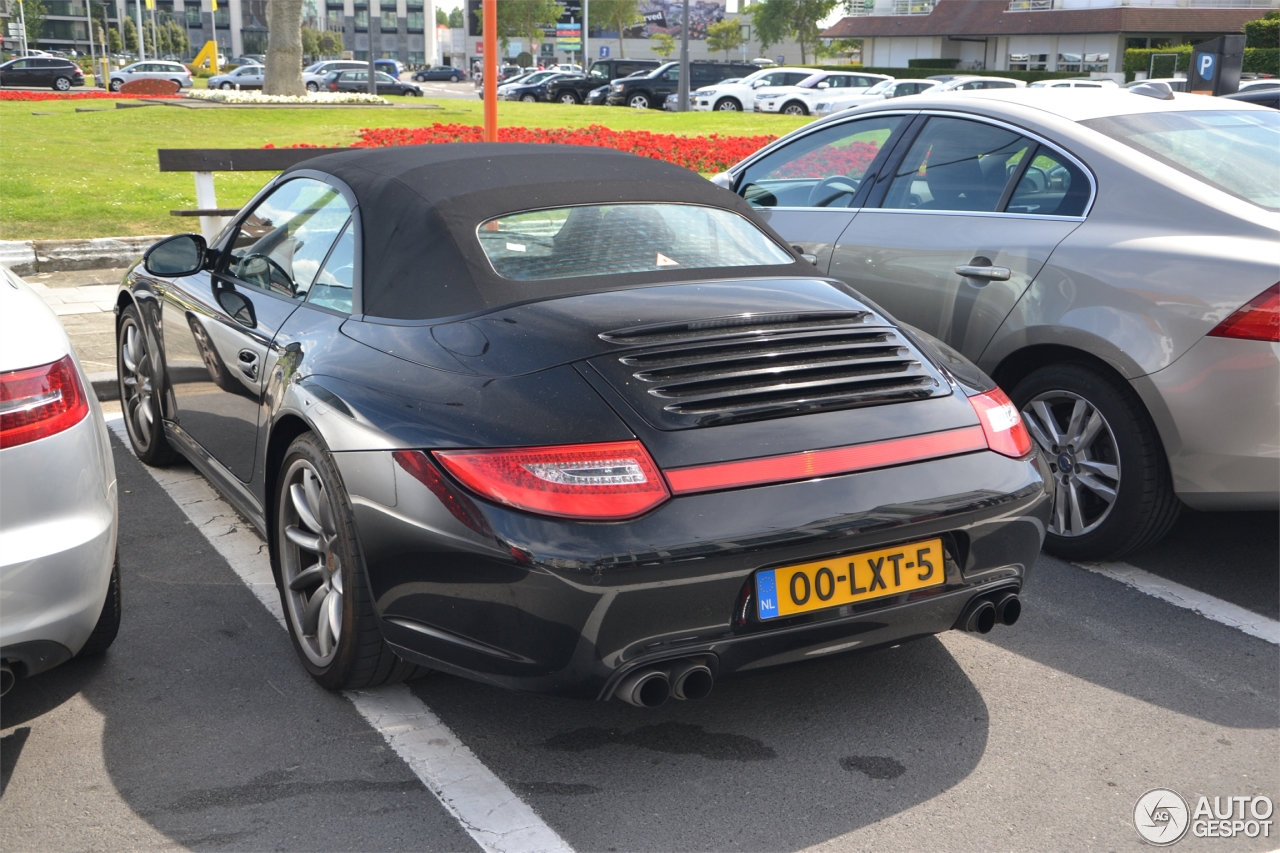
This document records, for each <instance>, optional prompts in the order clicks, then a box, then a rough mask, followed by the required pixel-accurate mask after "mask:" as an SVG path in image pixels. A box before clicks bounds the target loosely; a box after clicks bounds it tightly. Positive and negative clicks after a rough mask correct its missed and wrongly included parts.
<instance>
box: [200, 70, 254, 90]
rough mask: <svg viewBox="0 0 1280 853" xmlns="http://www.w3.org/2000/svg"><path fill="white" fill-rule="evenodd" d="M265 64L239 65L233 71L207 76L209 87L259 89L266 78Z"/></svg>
mask: <svg viewBox="0 0 1280 853" xmlns="http://www.w3.org/2000/svg"><path fill="white" fill-rule="evenodd" d="M266 75H267V68H266V66H265V65H241V66H240V67H239V68H237V69H236V70H235V71H231V72H228V73H226V74H219V75H217V76H216V77H210V78H209V88H210V89H261V88H262V84H263V82H264V81H265V80H266Z"/></svg>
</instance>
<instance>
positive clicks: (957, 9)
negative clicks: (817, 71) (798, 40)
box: [822, 0, 1269, 38]
mask: <svg viewBox="0 0 1280 853" xmlns="http://www.w3.org/2000/svg"><path fill="white" fill-rule="evenodd" d="M1268 11H1269V10H1267V9H1262V8H1258V9H1187V8H1155V7H1138V6H1112V7H1109V8H1101V9H1098V8H1093V9H1051V10H1045V11H1035V12H1010V11H1009V3H1008V0H938V5H937V6H935V7H934V8H933V11H932V12H930V13H929V14H928V15H865V16H859V17H849V18H842V19H841V20H840V21H838V22H837V23H836V24H835V25H834V26H832V27H831V28H830V29H828V30H827V31H826V32H824V33H823V34H822V36H823V37H824V38H869V37H877V36H978V37H982V36H1015V35H1063V34H1069V33H1238V32H1240V31H1241V30H1242V29H1243V27H1244V25H1245V23H1246V22H1248V21H1252V20H1254V19H1256V18H1261V17H1262V16H1263V15H1265V14H1266V13H1267V12H1268Z"/></svg>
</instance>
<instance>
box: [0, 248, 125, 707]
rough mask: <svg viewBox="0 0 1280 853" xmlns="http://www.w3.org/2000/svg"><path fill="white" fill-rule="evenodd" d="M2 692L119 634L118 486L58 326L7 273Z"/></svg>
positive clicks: (2, 320)
mask: <svg viewBox="0 0 1280 853" xmlns="http://www.w3.org/2000/svg"><path fill="white" fill-rule="evenodd" d="M0 470H3V471H4V485H3V488H0V693H5V692H7V691H8V690H9V688H10V687H12V686H13V683H14V681H15V680H17V679H19V678H24V677H26V676H31V675H35V674H36V673H39V672H43V671H45V670H47V669H49V668H51V667H54V666H57V665H58V664H60V663H63V662H64V661H67V660H69V659H70V658H71V657H73V656H76V655H79V656H82V657H83V656H87V655H92V654H98V653H100V652H102V651H104V650H105V649H106V648H107V647H108V646H110V645H111V643H112V641H113V640H114V639H115V636H116V630H117V628H118V627H119V624H120V575H119V571H118V568H117V566H116V560H115V556H116V524H117V521H116V518H117V512H116V475H115V467H114V465H113V464H112V461H111V445H110V443H109V441H108V439H107V429H106V424H105V423H104V421H103V418H102V409H101V408H100V407H99V406H98V401H97V399H96V398H95V397H94V396H93V390H92V388H91V386H90V385H89V382H88V381H87V380H86V378H85V375H84V373H83V371H82V370H81V368H80V364H79V362H77V361H76V357H75V354H74V353H73V352H72V350H71V342H70V341H69V340H68V339H67V335H66V332H65V331H63V328H62V324H61V323H60V322H58V318H57V317H55V316H54V314H53V312H52V311H51V310H50V309H49V307H48V306H46V305H45V304H44V301H43V300H42V299H41V298H40V297H39V296H38V295H37V294H36V293H34V292H33V291H32V290H31V289H30V288H29V287H28V286H27V285H26V284H25V283H24V282H23V281H22V280H21V279H19V278H18V277H17V276H15V275H13V274H12V273H10V272H9V271H8V270H6V269H4V268H3V267H0Z"/></svg>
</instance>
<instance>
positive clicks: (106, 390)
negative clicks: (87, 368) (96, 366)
mask: <svg viewBox="0 0 1280 853" xmlns="http://www.w3.org/2000/svg"><path fill="white" fill-rule="evenodd" d="M89 384H90V385H92V386H93V396H95V397H97V398H98V402H99V403H105V402H107V401H108V400H119V399H120V383H119V382H117V381H116V374H115V372H114V371H112V372H107V371H103V372H101V373H90V374H89Z"/></svg>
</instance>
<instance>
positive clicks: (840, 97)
mask: <svg viewBox="0 0 1280 853" xmlns="http://www.w3.org/2000/svg"><path fill="white" fill-rule="evenodd" d="M941 85H942V84H941V83H939V82H937V81H936V80H885V81H883V82H880V83H877V84H876V85H874V86H872V87H871V88H870V89H867V90H866V91H865V92H860V93H857V94H850V93H846V92H843V91H841V90H839V89H837V90H836V92H835V94H833V95H831V98H830V99H829V100H828V99H827V98H815V99H814V100H815V103H814V105H813V114H814V115H818V116H827V115H831V114H832V113H838V112H840V111H841V110H848V109H852V108H853V107H860V106H862V105H863V104H871V103H875V102H876V101H887V100H889V99H891V98H904V97H906V96H908V95H919V94H920V93H921V92H928V91H929V90H930V89H935V88H937V87H938V86H941Z"/></svg>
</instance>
